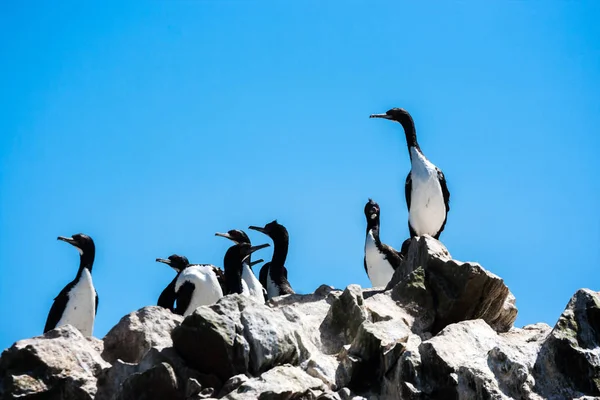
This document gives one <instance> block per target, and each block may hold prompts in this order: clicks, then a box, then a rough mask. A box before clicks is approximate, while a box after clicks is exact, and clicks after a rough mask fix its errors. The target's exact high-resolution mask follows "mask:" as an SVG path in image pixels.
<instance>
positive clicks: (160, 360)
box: [0, 237, 600, 400]
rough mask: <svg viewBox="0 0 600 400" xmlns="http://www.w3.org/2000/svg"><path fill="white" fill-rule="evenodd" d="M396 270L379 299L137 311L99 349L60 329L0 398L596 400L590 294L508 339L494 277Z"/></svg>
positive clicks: (5, 371)
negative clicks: (549, 321) (183, 313)
mask: <svg viewBox="0 0 600 400" xmlns="http://www.w3.org/2000/svg"><path fill="white" fill-rule="evenodd" d="M403 270H404V275H401V274H400V273H398V275H397V276H396V277H395V278H397V279H396V283H394V285H393V286H391V287H390V288H388V289H384V290H382V288H375V289H365V290H363V289H361V288H360V287H359V286H357V285H350V286H348V287H347V288H346V289H344V290H336V289H333V288H331V287H329V286H325V285H323V286H321V287H319V288H318V289H317V290H316V291H315V293H312V294H306V295H300V294H293V295H287V296H280V297H277V298H274V299H271V300H270V301H268V302H267V303H266V304H256V303H255V302H253V301H251V300H250V299H247V298H246V297H243V296H240V295H228V296H225V297H223V298H222V299H220V300H219V301H218V302H217V303H216V304H213V305H211V306H203V307H199V308H198V309H196V310H195V311H194V313H192V314H191V315H189V316H188V317H187V318H185V319H183V321H182V319H181V317H178V316H174V315H172V314H171V313H170V312H168V311H167V310H163V309H161V308H158V307H146V308H144V309H141V310H138V311H136V312H134V313H131V314H129V315H128V316H126V317H125V318H123V319H122V320H121V321H120V322H119V323H118V324H117V326H115V327H114V328H113V329H112V330H111V332H110V333H109V334H107V337H106V338H105V341H100V340H98V339H95V338H84V337H83V336H82V335H81V334H80V333H79V331H77V330H75V329H74V328H72V327H69V326H66V327H61V328H59V329H56V330H53V331H51V332H49V333H48V334H46V335H45V336H42V337H36V338H33V339H28V340H24V341H20V342H18V343H16V344H15V345H14V346H12V347H11V348H10V349H8V350H6V351H5V352H4V353H3V354H2V357H1V358H0V398H2V399H16V398H32V399H36V398H40V399H51V400H54V399H57V400H58V399H95V400H121V399H130V398H131V399H155V398H156V399H158V398H161V399H162V398H165V399H175V400H179V399H181V400H183V399H185V400H199V399H206V398H210V399H215V398H226V399H321V400H348V399H352V400H363V399H370V400H387V399H409V400H430V399H527V400H541V399H565V398H569V399H571V398H578V399H591V398H600V393H599V391H600V388H599V385H600V372H599V371H600V362H599V360H600V338H599V332H600V312H599V310H600V294H599V293H596V292H592V291H590V290H580V291H578V292H577V293H576V294H575V295H574V296H573V298H572V299H571V301H570V302H569V304H568V306H567V308H566V309H565V311H564V312H563V314H562V315H561V317H560V319H559V321H558V323H557V324H556V326H555V327H554V328H551V327H550V326H548V325H546V324H542V323H540V324H534V325H528V326H525V327H523V328H515V327H512V324H513V321H514V317H515V316H516V308H514V297H513V296H512V295H511V294H510V292H509V291H508V289H507V288H506V286H504V284H503V283H502V281H501V279H499V278H498V277H496V276H495V275H493V274H491V273H489V272H487V271H485V270H483V269H482V268H481V267H480V266H479V265H477V264H471V263H460V262H457V261H454V260H452V259H451V258H450V255H449V254H448V252H447V251H446V250H445V248H444V247H443V245H441V244H440V243H439V242H437V241H434V240H433V239H431V238H428V237H421V238H416V239H411V244H410V247H409V254H408V257H407V258H406V259H405V265H403ZM100 352H102V354H104V356H105V357H106V359H108V360H111V363H112V365H110V364H108V363H107V362H106V361H105V360H104V359H103V358H102V357H101V356H100ZM128 360H129V361H128Z"/></svg>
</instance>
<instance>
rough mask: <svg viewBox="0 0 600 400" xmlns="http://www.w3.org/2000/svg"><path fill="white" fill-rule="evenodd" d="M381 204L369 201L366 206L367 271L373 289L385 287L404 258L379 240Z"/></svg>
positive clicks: (365, 260)
mask: <svg viewBox="0 0 600 400" xmlns="http://www.w3.org/2000/svg"><path fill="white" fill-rule="evenodd" d="M380 215H381V212H380V209H379V204H377V203H376V202H374V201H373V200H371V199H369V201H368V202H367V204H365V217H366V218H367V236H366V238H365V256H364V259H363V262H364V266H365V271H366V272H367V276H368V277H369V280H370V281H371V285H373V287H385V286H386V285H387V284H388V283H389V281H390V280H391V279H392V276H393V275H394V271H395V270H396V268H398V267H399V266H400V263H401V262H402V259H403V256H402V254H400V252H398V251H396V250H394V249H393V248H392V247H390V246H388V245H387V244H384V243H381V239H379V218H380Z"/></svg>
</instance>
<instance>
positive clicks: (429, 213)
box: [370, 108, 450, 239]
mask: <svg viewBox="0 0 600 400" xmlns="http://www.w3.org/2000/svg"><path fill="white" fill-rule="evenodd" d="M370 118H385V119H389V120H392V121H396V122H399V123H400V124H401V125H402V127H403V128H404V133H405V135H406V144H407V146H408V153H409V155H410V163H411V170H410V172H409V173H408V176H407V177H406V182H405V185H404V192H405V196H406V205H407V207H408V229H409V231H410V235H411V237H414V236H421V235H425V234H428V235H430V236H432V237H434V238H436V239H439V237H440V234H441V233H442V231H443V230H444V227H445V226H446V219H447V216H448V211H450V192H449V191H448V187H447V185H446V178H445V177H444V174H443V173H442V171H441V170H440V169H439V168H438V167H436V166H435V165H433V164H432V163H431V161H429V160H428V159H427V158H426V157H425V155H424V154H423V152H422V151H421V148H420V147H419V143H418V142H417V132H416V130H415V123H414V121H413V119H412V117H411V115H410V114H409V113H408V112H407V111H406V110H404V109H402V108H392V109H391V110H388V111H387V112H386V113H385V114H372V115H371V116H370Z"/></svg>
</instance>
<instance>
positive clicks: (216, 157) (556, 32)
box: [0, 1, 600, 348]
mask: <svg viewBox="0 0 600 400" xmlns="http://www.w3.org/2000/svg"><path fill="white" fill-rule="evenodd" d="M598 17H600V3H599V2H595V1H587V2H584V1H582V2H577V3H573V2H559V1H548V2H533V1H527V2H514V1H513V2H493V3H490V2H486V3H485V4H483V3H481V2H474V1H465V2H442V3H436V5H435V8H434V6H433V5H432V4H424V3H422V2H408V1H402V2H396V1H394V2H392V1H389V2H384V1H380V2H375V3H373V2H369V3H367V2H357V1H344V2H340V1H330V2H320V1H304V2H278V1H264V2H245V1H221V2H218V1H177V2H173V1H156V2H127V3H125V4H124V3H123V2H106V3H102V4H99V3H97V4H91V3H85V4H84V3H81V2H59V3H53V4H50V3H48V2H41V1H40V2H29V3H27V5H24V4H23V3H22V2H17V1H12V2H11V1H8V2H6V1H5V2H3V3H2V5H0V37H1V38H2V39H1V41H0V87H1V88H2V90H1V91H0V277H1V278H0V319H1V320H2V321H3V322H2V323H0V348H5V347H8V346H10V345H11V344H12V342H14V341H16V340H18V339H22V338H25V337H30V336H34V335H38V334H41V333H42V330H43V327H44V323H45V320H46V316H47V313H48V310H49V308H50V306H51V304H52V299H53V298H54V296H56V295H57V294H58V292H59V291H60V290H61V289H62V288H63V286H64V285H65V284H66V283H68V282H69V281H70V280H72V279H73V277H74V275H75V273H76V272H77V266H78V253H77V252H76V251H75V250H74V249H73V248H71V247H70V246H69V245H67V244H66V243H63V242H59V241H57V240H56V237H57V236H58V235H71V234H74V233H78V232H83V233H86V234H89V235H91V236H92V237H93V238H94V240H95V242H96V247H97V255H96V262H95V265H94V271H93V277H94V282H95V285H96V287H97V290H98V293H99V295H100V304H99V308H98V317H97V320H96V326H95V330H94V334H95V336H98V337H102V336H104V334H105V333H106V332H107V331H108V330H109V329H110V328H111V327H112V326H113V325H115V324H116V323H117V322H118V320H119V318H121V317H122V316H123V315H125V314H127V313H129V312H131V311H134V310H136V309H139V308H141V307H143V306H146V305H153V304H156V300H157V298H158V295H159V293H160V291H161V290H162V288H163V287H164V286H165V285H167V284H168V283H169V282H170V280H171V279H172V278H173V276H174V273H173V271H172V270H170V269H169V268H167V267H166V266H165V265H163V264H159V263H156V262H155V261H154V260H155V258H157V257H167V256H169V255H170V254H172V253H179V254H184V255H186V256H187V257H188V258H189V259H190V261H192V262H197V263H214V264H216V265H219V266H221V265H222V261H223V255H224V253H225V251H226V249H227V248H228V246H229V244H230V243H229V242H228V241H226V240H225V239H222V238H218V237H215V236H214V233H215V232H216V231H224V230H228V229H232V228H242V229H245V228H247V227H248V226H249V225H263V224H265V223H267V222H270V221H271V220H273V219H275V218H277V219H278V220H279V222H281V223H282V224H284V225H285V226H286V227H287V228H288V230H289V232H290V238H291V243H290V254H289V257H288V261H287V267H288V270H289V278H290V281H291V283H292V285H293V287H294V288H295V289H296V290H297V291H298V292H299V293H308V292H311V291H313V290H314V289H315V288H317V287H318V286H319V285H320V284H323V283H326V284H330V285H333V286H335V287H338V288H344V287H345V286H347V285H348V284H351V283H358V284H360V285H362V286H364V287H366V286H369V281H368V279H367V276H366V274H365V272H364V269H363V265H362V263H363V261H362V258H363V246H364V235H365V226H366V224H365V219H364V215H363V207H364V204H365V202H366V201H367V199H368V198H369V197H372V198H373V199H374V200H376V201H377V202H379V204H380V206H381V210H382V228H381V229H382V230H381V235H382V239H383V241H384V242H386V243H388V244H390V245H393V246H395V247H399V246H400V245H401V243H402V241H403V240H404V239H405V238H406V237H407V236H408V228H407V223H406V220H407V210H406V204H405V200H404V191H403V190H404V188H403V186H404V178H405V176H406V174H407V172H408V170H409V168H410V165H409V159H408V153H407V150H406V145H405V141H404V135H403V133H402V130H401V127H400V126H399V125H397V124H394V123H391V122H389V121H383V120H370V119H369V118H368V116H369V114H371V113H378V112H385V111H386V110H388V109H389V108H392V107H404V108H406V109H407V110H409V112H411V113H412V115H413V117H414V119H415V122H416V126H417V134H418V137H419V142H420V144H421V148H422V149H423V151H424V153H425V154H426V156H428V157H429V159H430V160H432V162H434V163H435V164H436V165H438V166H439V167H440V168H441V169H442V170H443V171H444V173H445V174H446V177H447V180H448V186H449V189H450V192H451V207H452V208H451V211H450V215H449V217H448V223H447V225H446V230H445V231H444V233H443V234H442V236H441V240H442V241H443V243H444V244H445V245H446V246H447V247H448V249H449V250H450V252H451V253H452V255H453V256H454V257H455V258H456V259H459V260H463V261H477V262H479V263H481V264H482V265H483V266H484V267H485V268H486V269H488V270H490V271H492V272H494V273H496V274H497V275H499V276H501V277H502V278H503V279H504V280H505V282H506V283H507V284H508V286H509V288H510V289H511V290H512V292H513V293H514V294H515V296H516V298H517V306H518V308H519V317H518V319H517V326H523V325H525V324H529V323H534V322H538V321H543V322H547V323H549V324H551V325H553V324H554V323H555V321H556V319H557V318H558V316H559V315H560V313H561V312H562V310H563V309H564V307H565V305H566V303H567V302H568V300H569V298H570V297H571V295H572V294H573V293H574V292H575V291H576V290H577V289H579V288H582V287H587V288H591V289H593V290H600V272H599V266H600V246H599V243H600V211H599V207H598V205H599V204H600V179H599V178H598V170H599V167H600V159H599V158H598V155H597V152H598V150H599V149H600V135H598V126H599V125H600V101H599V100H600V98H599V97H600V95H599V93H600V25H598V23H597V21H598ZM249 234H250V235H251V238H252V240H253V242H254V243H256V244H258V243H262V242H264V241H265V239H266V238H265V237H264V236H262V235H261V234H259V233H258V232H252V233H249ZM271 251H272V248H270V249H266V250H262V251H261V252H260V256H261V257H264V258H270V255H271Z"/></svg>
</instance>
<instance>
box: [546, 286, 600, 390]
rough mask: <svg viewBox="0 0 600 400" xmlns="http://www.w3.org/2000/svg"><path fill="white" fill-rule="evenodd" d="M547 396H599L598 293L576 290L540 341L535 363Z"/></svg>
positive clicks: (599, 315) (599, 311)
mask: <svg viewBox="0 0 600 400" xmlns="http://www.w3.org/2000/svg"><path fill="white" fill-rule="evenodd" d="M535 371H536V374H535V376H536V378H537V386H538V390H539V391H540V392H541V393H543V394H544V395H545V396H546V397H548V398H557V399H558V398H575V397H582V396H598V397H600V293H598V292H593V291H591V290H589V289H581V290H578V291H577V292H576V293H575V294H574V295H573V297H572V298H571V300H570V301H569V303H568V304H567V307H566V309H565V311H564V312H563V313H562V315H561V316H560V318H559V319H558V322H557V323H556V325H555V326H554V329H552V332H551V333H550V335H549V336H548V339H547V340H546V342H545V343H544V344H543V345H542V348H541V350H540V353H539V356H538V358H537V361H536V364H535Z"/></svg>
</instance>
